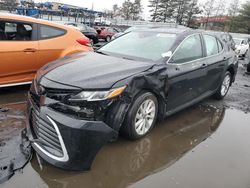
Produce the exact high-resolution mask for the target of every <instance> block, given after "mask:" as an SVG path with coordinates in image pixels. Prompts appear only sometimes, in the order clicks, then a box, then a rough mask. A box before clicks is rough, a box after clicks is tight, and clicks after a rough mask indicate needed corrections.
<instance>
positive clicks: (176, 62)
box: [167, 34, 207, 114]
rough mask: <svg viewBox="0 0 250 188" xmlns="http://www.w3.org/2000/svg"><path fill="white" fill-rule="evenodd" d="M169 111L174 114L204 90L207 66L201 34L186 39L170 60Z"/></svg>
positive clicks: (197, 97) (199, 95)
mask: <svg viewBox="0 0 250 188" xmlns="http://www.w3.org/2000/svg"><path fill="white" fill-rule="evenodd" d="M167 66H168V76H169V78H168V80H169V90H168V95H167V96H168V102H167V113H168V114H172V113H174V112H176V111H179V110H180V109H182V108H185V107H186V106H189V105H190V104H192V102H194V101H195V100H198V99H199V98H200V97H201V95H202V94H203V91H204V87H205V86H204V84H203V83H204V81H205V79H206V78H207V66H206V63H205V60H204V49H203V43H202V38H201V35H200V34H195V35H191V36H189V37H187V38H186V39H184V40H183V41H182V42H181V44H180V45H179V47H178V48H177V49H176V51H175V52H174V54H173V56H172V58H171V59H170V61H169V62H168V65H167Z"/></svg>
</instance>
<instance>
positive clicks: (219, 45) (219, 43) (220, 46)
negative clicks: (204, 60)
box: [217, 40, 223, 52]
mask: <svg viewBox="0 0 250 188" xmlns="http://www.w3.org/2000/svg"><path fill="white" fill-rule="evenodd" d="M217 43H218V47H219V52H221V51H222V50H223V45H222V43H221V42H220V41H219V40H217Z"/></svg>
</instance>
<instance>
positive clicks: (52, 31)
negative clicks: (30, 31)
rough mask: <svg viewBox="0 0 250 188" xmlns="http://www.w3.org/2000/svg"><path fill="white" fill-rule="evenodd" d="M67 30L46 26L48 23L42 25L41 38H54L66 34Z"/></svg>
mask: <svg viewBox="0 0 250 188" xmlns="http://www.w3.org/2000/svg"><path fill="white" fill-rule="evenodd" d="M65 33H66V32H65V31H64V30H62V29H59V28H55V27H51V26H46V25H40V38H41V39H48V38H54V37H59V36H62V35H64V34H65Z"/></svg>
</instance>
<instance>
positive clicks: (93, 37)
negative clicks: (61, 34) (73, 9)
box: [57, 21, 99, 45]
mask: <svg viewBox="0 0 250 188" xmlns="http://www.w3.org/2000/svg"><path fill="white" fill-rule="evenodd" d="M57 23H61V24H63V25H69V26H72V27H75V28H77V29H78V30H79V31H81V32H82V34H84V35H85V36H86V37H88V38H89V39H90V42H91V44H92V45H93V44H97V43H98V42H99V39H98V36H97V31H96V30H95V29H94V28H92V27H89V26H87V25H85V24H80V23H76V22H69V21H59V22H57Z"/></svg>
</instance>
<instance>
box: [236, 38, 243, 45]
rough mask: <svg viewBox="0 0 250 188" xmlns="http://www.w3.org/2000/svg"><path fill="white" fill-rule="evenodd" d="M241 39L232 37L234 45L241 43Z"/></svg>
mask: <svg viewBox="0 0 250 188" xmlns="http://www.w3.org/2000/svg"><path fill="white" fill-rule="evenodd" d="M241 41H242V40H241V39H236V38H234V42H235V44H236V45H241Z"/></svg>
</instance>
